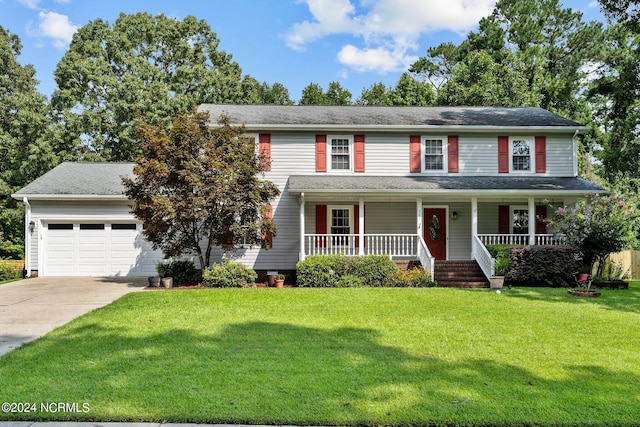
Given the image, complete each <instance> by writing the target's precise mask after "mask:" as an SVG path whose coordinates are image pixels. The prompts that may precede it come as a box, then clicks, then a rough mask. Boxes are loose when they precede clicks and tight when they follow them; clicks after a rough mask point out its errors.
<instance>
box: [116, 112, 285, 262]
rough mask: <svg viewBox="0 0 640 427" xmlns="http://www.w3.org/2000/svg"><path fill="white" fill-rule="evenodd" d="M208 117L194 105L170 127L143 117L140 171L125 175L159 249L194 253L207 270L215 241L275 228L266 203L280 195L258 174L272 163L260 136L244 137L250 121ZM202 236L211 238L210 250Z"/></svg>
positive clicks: (252, 238) (254, 237)
mask: <svg viewBox="0 0 640 427" xmlns="http://www.w3.org/2000/svg"><path fill="white" fill-rule="evenodd" d="M208 118H209V116H208V114H206V113H197V112H196V111H195V110H191V111H190V112H184V113H180V114H178V115H177V116H176V117H175V118H174V119H173V124H172V126H171V130H170V131H169V132H167V131H166V129H165V127H164V126H163V125H162V124H157V125H153V124H150V123H147V122H146V121H145V120H141V122H140V123H139V124H138V126H137V128H136V134H137V137H138V139H139V141H140V148H141V155H140V156H139V157H138V159H137V160H136V165H135V167H134V175H135V176H134V178H133V179H131V178H123V182H124V185H125V189H126V191H125V194H126V195H127V196H128V197H129V198H131V199H132V200H134V201H135V205H134V207H133V210H132V212H133V214H134V215H135V217H136V218H138V219H140V220H142V221H143V222H144V225H145V227H144V231H143V233H144V235H145V237H146V238H147V239H148V240H149V241H150V242H151V243H152V244H153V245H154V248H156V249H158V248H159V249H161V250H162V252H163V254H164V255H165V256H166V257H178V256H181V255H183V254H185V253H194V254H196V255H197V256H198V259H199V262H200V267H201V268H202V269H204V268H205V267H207V266H209V265H210V263H211V252H212V249H213V247H214V246H217V245H222V244H233V243H236V242H238V241H240V242H246V243H257V242H258V241H259V240H260V238H261V236H263V235H267V234H271V235H275V231H276V230H275V226H274V224H273V222H272V221H271V218H270V216H269V215H267V214H266V213H265V211H264V209H263V207H264V206H267V205H268V204H269V203H270V201H271V200H272V199H273V198H275V197H276V196H277V195H278V194H279V190H278V188H277V187H276V186H275V184H273V183H272V182H271V181H268V180H261V179H259V175H260V173H261V172H263V171H264V170H265V167H266V163H265V161H264V159H262V158H261V157H260V156H259V155H258V154H256V149H255V141H254V140H253V139H251V138H246V137H243V134H244V133H245V128H244V126H232V125H230V118H229V117H228V116H224V115H223V116H221V117H220V119H219V121H218V126H214V127H211V126H209V123H208ZM201 242H207V246H206V248H205V249H204V250H203V248H201V246H200V243H201ZM262 243H264V241H263V242H262Z"/></svg>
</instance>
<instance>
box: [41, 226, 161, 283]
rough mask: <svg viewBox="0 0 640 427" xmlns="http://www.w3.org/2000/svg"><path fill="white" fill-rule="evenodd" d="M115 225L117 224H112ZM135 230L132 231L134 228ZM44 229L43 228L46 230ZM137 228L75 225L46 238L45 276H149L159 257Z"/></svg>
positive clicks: (50, 233) (55, 231)
mask: <svg viewBox="0 0 640 427" xmlns="http://www.w3.org/2000/svg"><path fill="white" fill-rule="evenodd" d="M115 224H118V223H115ZM134 226H135V228H134ZM45 228H46V227H45ZM139 228H140V227H139V226H137V225H135V224H133V223H124V224H122V223H120V224H118V225H115V227H114V226H113V224H112V225H110V224H109V223H108V222H105V223H104V224H96V223H93V224H92V223H89V224H87V223H80V225H78V223H75V226H74V227H73V228H69V227H67V228H65V229H51V228H49V229H48V230H46V231H47V235H46V244H45V248H44V250H45V256H44V257H43V258H44V263H45V268H44V274H45V275H49V276H63V275H70V276H78V275H81V276H151V275H155V274H156V264H157V263H158V262H161V261H162V253H161V252H160V251H154V250H153V249H152V246H151V244H150V243H149V242H147V241H146V240H145V239H144V237H143V236H142V235H141V230H139Z"/></svg>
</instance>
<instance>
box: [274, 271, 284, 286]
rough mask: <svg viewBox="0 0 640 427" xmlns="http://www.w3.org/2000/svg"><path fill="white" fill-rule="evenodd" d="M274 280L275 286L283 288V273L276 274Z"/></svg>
mask: <svg viewBox="0 0 640 427" xmlns="http://www.w3.org/2000/svg"><path fill="white" fill-rule="evenodd" d="M275 282H276V288H283V287H284V274H276V277H275Z"/></svg>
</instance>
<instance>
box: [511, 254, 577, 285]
mask: <svg viewBox="0 0 640 427" xmlns="http://www.w3.org/2000/svg"><path fill="white" fill-rule="evenodd" d="M509 252H510V255H511V269H510V271H509V273H508V274H507V275H506V281H507V283H508V284H512V285H519V286H569V285H572V284H573V283H574V275H575V273H576V271H578V268H579V266H580V261H579V260H580V252H579V251H578V250H577V249H575V248H572V247H569V246H525V247H517V248H511V249H509Z"/></svg>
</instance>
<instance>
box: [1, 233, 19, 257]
mask: <svg viewBox="0 0 640 427" xmlns="http://www.w3.org/2000/svg"><path fill="white" fill-rule="evenodd" d="M0 259H24V245H22V244H19V243H11V242H10V241H8V240H3V239H2V236H1V235H0Z"/></svg>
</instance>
